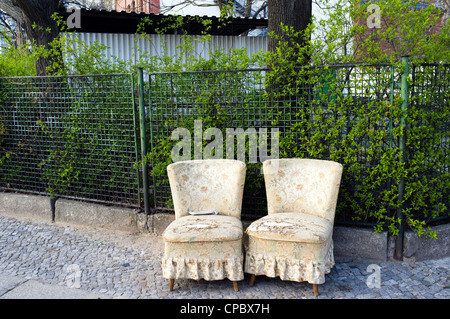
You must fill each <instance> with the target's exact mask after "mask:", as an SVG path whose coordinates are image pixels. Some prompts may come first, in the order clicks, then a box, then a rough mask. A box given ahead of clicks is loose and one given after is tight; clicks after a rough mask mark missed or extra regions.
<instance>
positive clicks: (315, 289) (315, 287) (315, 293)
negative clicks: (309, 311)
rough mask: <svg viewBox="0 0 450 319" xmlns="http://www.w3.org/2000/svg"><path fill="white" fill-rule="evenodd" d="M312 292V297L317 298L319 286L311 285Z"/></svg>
mask: <svg viewBox="0 0 450 319" xmlns="http://www.w3.org/2000/svg"><path fill="white" fill-rule="evenodd" d="M313 290H314V297H318V296H319V286H318V285H316V284H313Z"/></svg>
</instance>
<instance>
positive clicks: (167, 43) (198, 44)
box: [67, 33, 267, 61]
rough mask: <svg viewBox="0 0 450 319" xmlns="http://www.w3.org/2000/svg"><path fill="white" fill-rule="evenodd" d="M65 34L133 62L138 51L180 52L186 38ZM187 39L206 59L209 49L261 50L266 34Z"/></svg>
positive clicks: (248, 52)
mask: <svg viewBox="0 0 450 319" xmlns="http://www.w3.org/2000/svg"><path fill="white" fill-rule="evenodd" d="M67 35H68V37H69V38H73V37H78V39H79V40H81V41H83V42H85V43H86V44H88V45H91V44H93V43H94V42H95V41H98V42H99V43H102V44H104V45H106V46H107V47H108V49H106V51H105V54H106V56H107V58H110V57H112V56H116V57H118V58H119V59H120V60H123V61H130V60H131V61H136V60H138V59H139V56H140V54H141V52H147V53H148V54H150V55H152V56H153V55H156V56H158V55H161V54H163V53H164V51H166V52H167V54H168V55H170V56H173V55H175V54H176V53H179V52H180V49H179V48H178V47H177V46H179V45H181V44H182V43H183V41H186V36H181V35H173V34H168V35H159V34H150V35H147V36H146V38H142V37H140V36H139V35H135V34H112V33H67ZM188 39H189V40H190V41H192V43H193V44H194V48H195V51H196V55H198V56H201V57H203V58H208V57H209V52H210V50H215V49H223V50H225V51H228V50H230V49H239V48H243V47H245V48H246V49H247V54H248V55H249V56H251V55H252V54H253V53H257V52H259V51H260V50H263V51H267V37H245V36H211V39H210V41H208V42H205V41H203V37H202V36H188ZM74 46H76V44H74Z"/></svg>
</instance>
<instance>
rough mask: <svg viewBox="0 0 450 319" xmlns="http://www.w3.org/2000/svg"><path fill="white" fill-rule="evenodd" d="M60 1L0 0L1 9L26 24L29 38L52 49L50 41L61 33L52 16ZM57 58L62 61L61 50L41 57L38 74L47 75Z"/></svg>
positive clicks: (37, 69)
mask: <svg viewBox="0 0 450 319" xmlns="http://www.w3.org/2000/svg"><path fill="white" fill-rule="evenodd" d="M60 2H61V1H60V0H0V9H2V10H4V11H5V12H6V13H7V14H8V15H9V16H11V17H12V18H13V19H14V20H16V21H17V22H18V23H20V24H22V25H23V26H24V28H25V32H26V34H27V37H28V39H30V40H31V41H34V43H35V44H36V45H42V46H44V47H45V48H46V49H48V50H50V49H51V47H50V45H49V43H50V42H51V41H52V40H53V39H55V38H56V37H57V36H58V33H59V30H58V25H57V23H56V21H54V20H53V19H52V17H51V16H52V14H53V13H54V12H55V11H56V10H57V9H58V7H59V5H60ZM56 60H59V61H61V52H57V51H56V52H54V54H52V55H50V57H48V58H39V59H38V60H37V61H36V71H37V74H38V75H47V73H48V72H47V68H48V67H49V66H50V65H52V64H53V63H54V62H55V61H56Z"/></svg>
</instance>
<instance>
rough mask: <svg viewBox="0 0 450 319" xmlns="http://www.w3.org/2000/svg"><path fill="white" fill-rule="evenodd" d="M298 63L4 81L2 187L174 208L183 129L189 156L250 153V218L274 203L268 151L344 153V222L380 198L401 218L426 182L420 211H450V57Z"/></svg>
mask: <svg viewBox="0 0 450 319" xmlns="http://www.w3.org/2000/svg"><path fill="white" fill-rule="evenodd" d="M303 70H304V69H299V70H296V72H287V73H284V74H283V73H280V72H278V73H277V72H273V71H271V70H268V69H251V70H230V71H198V72H177V73H175V72H169V73H156V74H149V78H148V80H149V82H148V85H145V90H144V81H143V73H142V70H140V73H139V77H138V82H139V86H136V87H135V83H134V82H135V76H134V75H131V74H116V75H102V76H66V77H23V78H0V190H2V191H20V192H29V193H34V194H46V195H52V196H56V197H67V198H76V199H83V200H89V201H96V202H101V203H110V204H119V205H125V206H132V207H140V208H144V206H145V211H146V213H149V212H150V208H152V209H153V210H171V209H172V203H171V192H170V187H169V184H168V180H167V175H166V168H167V165H168V164H170V163H171V162H172V161H173V159H172V157H173V156H172V155H173V153H172V152H173V150H174V145H176V144H177V143H178V142H179V141H180V139H182V138H183V139H184V138H185V139H186V140H185V142H188V145H189V152H188V153H189V154H187V155H189V159H194V158H208V157H209V158H211V157H212V158H214V157H216V158H217V157H219V158H220V157H222V158H225V157H227V158H237V159H242V160H244V161H245V162H246V164H247V177H246V186H245V190H244V201H243V210H242V215H243V217H244V218H249V219H255V218H258V217H261V216H263V215H264V214H266V209H267V205H266V195H265V189H264V178H263V175H262V174H261V163H262V162H263V161H264V160H265V159H267V158H270V157H312V158H321V159H331V160H338V161H339V162H341V163H343V164H344V169H345V171H344V172H345V173H344V178H343V182H342V184H341V189H340V198H339V200H338V204H339V207H338V215H337V217H336V218H337V221H338V222H342V223H346V222H357V223H359V224H363V223H366V224H368V225H377V223H379V222H380V218H379V216H376V215H373V214H371V212H372V211H379V209H380V200H383V201H384V205H385V206H386V207H385V209H386V211H387V212H388V213H387V216H390V217H392V220H395V219H394V218H396V217H401V216H402V215H401V214H400V213H401V212H402V211H403V212H405V213H410V212H411V211H412V210H408V209H409V208H411V207H406V206H405V207H403V206H401V205H399V204H398V203H399V202H401V201H400V200H399V198H400V194H403V195H404V196H405V198H407V199H408V200H409V201H414V200H415V199H414V194H413V193H414V191H415V190H417V189H418V187H419V186H421V185H423V187H426V188H427V189H428V190H436V189H438V188H442V189H444V190H445V191H444V193H442V192H441V193H439V192H438V191H436V192H434V193H433V194H432V195H430V196H428V197H426V196H425V197H422V198H420V200H417V203H418V204H417V205H418V206H417V205H416V206H417V207H416V208H415V209H416V211H418V212H422V211H427V212H429V213H426V214H422V213H421V214H422V215H423V216H422V217H420V218H425V219H426V220H427V221H431V220H434V219H436V218H435V217H436V216H439V217H445V218H448V211H449V210H448V207H450V202H449V190H450V187H448V185H449V183H450V178H449V176H450V157H449V142H450V138H449V134H448V132H449V126H450V121H449V116H447V115H448V114H449V112H448V110H449V107H450V93H449V92H450V89H449V83H450V66H443V65H434V64H422V65H419V66H410V67H409V68H406V69H405V70H399V69H397V68H396V67H394V66H392V65H389V64H378V65H357V64H353V65H334V66H323V67H317V68H314V69H311V70H307V71H308V72H304V71H303ZM136 93H138V94H139V103H137V100H136V98H135V94H136ZM147 93H148V94H147ZM137 104H139V112H137ZM442 110H445V112H442ZM418 114H419V115H418ZM178 128H183V129H185V130H184V131H183V132H184V133H185V134H184V135H183V134H181V135H180V134H179V132H178V133H177V134H178V135H177V134H175V136H174V132H177V129H178ZM212 128H215V129H218V130H219V131H217V130H214V134H215V135H211V132H212V131H211V130H209V129H212ZM186 132H188V133H186ZM228 135H231V138H229V136H228ZM421 136H425V137H426V138H422V137H421ZM220 138H221V140H220ZM241 138H243V139H241ZM219 140H220V143H218V141H219ZM214 141H216V143H213V144H214V145H215V147H214V148H208V146H211V145H213V144H211V142H214ZM147 144H148V145H147ZM198 144H200V145H198ZM263 146H265V148H264V147H263ZM147 150H148V155H147V154H146V152H147ZM198 150H200V151H198ZM207 150H208V151H209V154H208V151H207ZM417 154H419V155H420V156H422V157H423V156H424V157H425V158H421V157H420V156H419V157H418V155H417ZM175 155H176V156H184V155H186V154H180V153H179V154H175ZM230 156H231V157H230ZM147 166H148V167H149V169H150V174H149V176H147V173H146V170H147ZM403 167H405V168H406V169H409V170H411V172H413V170H412V169H414V168H415V167H417V170H415V171H414V172H415V173H417V174H418V176H419V177H417V180H414V178H416V177H415V176H407V175H406V174H403V173H402V168H403ZM141 168H142V170H141ZM391 168H392V170H391ZM392 171H395V174H396V175H395V174H393V173H392ZM402 174H403V175H402ZM402 178H404V179H406V186H405V183H403V184H402V183H401V179H402ZM414 183H415V184H414ZM144 185H147V187H144ZM402 185H403V186H402ZM410 186H411V187H410ZM440 186H441V187H440ZM408 187H409V188H408ZM414 187H415V188H414ZM147 192H149V194H148V193H147ZM402 192H403V193H402ZM430 194H431V192H430ZM148 195H150V196H148ZM389 199H392V200H391V201H389ZM150 202H151V203H150ZM413 208H414V207H413ZM434 211H436V212H438V213H436V214H434V213H433V212H434ZM411 214H412V213H411Z"/></svg>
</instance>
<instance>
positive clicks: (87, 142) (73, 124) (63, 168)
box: [0, 74, 140, 206]
mask: <svg viewBox="0 0 450 319" xmlns="http://www.w3.org/2000/svg"><path fill="white" fill-rule="evenodd" d="M137 155H138V154H137V135H136V117H135V110H134V92H133V78H132V76H131V75H129V74H121V75H119V74H117V75H107V76H70V77H22V78H0V189H2V190H6V191H21V192H30V193H35V194H51V195H53V196H59V197H67V198H77V199H87V200H91V201H97V202H102V203H115V204H121V205H127V206H140V199H139V197H140V193H139V184H140V183H139V178H138V177H139V175H138V174H139V172H138V170H137V169H136V167H135V164H136V162H137Z"/></svg>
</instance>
